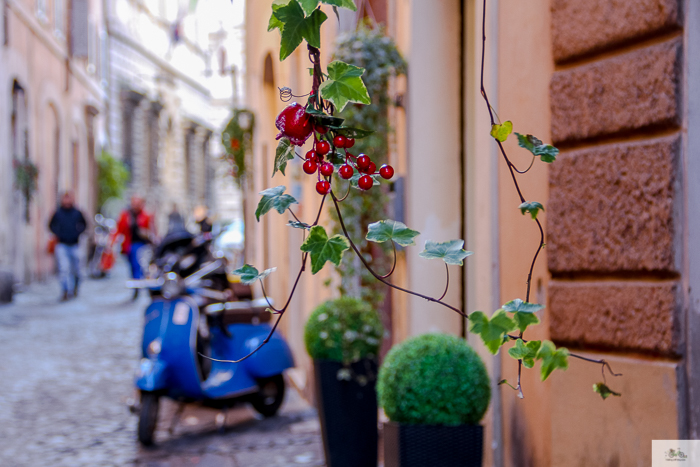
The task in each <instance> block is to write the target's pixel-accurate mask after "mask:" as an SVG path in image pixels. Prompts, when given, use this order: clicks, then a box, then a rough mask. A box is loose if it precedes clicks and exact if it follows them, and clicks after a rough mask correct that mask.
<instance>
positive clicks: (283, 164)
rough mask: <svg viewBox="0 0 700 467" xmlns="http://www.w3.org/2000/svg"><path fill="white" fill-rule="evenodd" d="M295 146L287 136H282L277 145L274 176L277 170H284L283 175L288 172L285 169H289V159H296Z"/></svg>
mask: <svg viewBox="0 0 700 467" xmlns="http://www.w3.org/2000/svg"><path fill="white" fill-rule="evenodd" d="M294 151H295V146H294V145H293V144H292V143H291V142H290V141H289V139H287V138H282V139H281V140H280V142H279V144H278V145H277V151H275V164H274V168H273V170H272V176H273V177H274V176H275V174H276V173H277V171H278V170H279V171H280V172H282V175H285V176H286V174H285V173H284V171H285V170H286V169H287V161H291V160H293V159H294V154H295V152H294Z"/></svg>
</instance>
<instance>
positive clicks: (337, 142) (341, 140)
mask: <svg viewBox="0 0 700 467" xmlns="http://www.w3.org/2000/svg"><path fill="white" fill-rule="evenodd" d="M345 141H346V139H345V136H343V135H338V136H336V137H335V138H333V145H334V146H335V147H336V148H344V147H345Z"/></svg>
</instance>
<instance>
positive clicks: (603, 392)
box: [593, 383, 622, 400]
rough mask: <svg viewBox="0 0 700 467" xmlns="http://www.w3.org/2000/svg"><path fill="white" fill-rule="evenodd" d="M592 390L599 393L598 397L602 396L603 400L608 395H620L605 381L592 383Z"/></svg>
mask: <svg viewBox="0 0 700 467" xmlns="http://www.w3.org/2000/svg"><path fill="white" fill-rule="evenodd" d="M593 391H594V392H597V393H598V394H600V397H602V398H603V400H605V399H607V398H608V397H610V396H617V397H620V396H622V394H620V393H619V392H615V391H613V390H612V389H610V388H609V387H608V386H607V385H606V384H605V383H596V384H594V385H593Z"/></svg>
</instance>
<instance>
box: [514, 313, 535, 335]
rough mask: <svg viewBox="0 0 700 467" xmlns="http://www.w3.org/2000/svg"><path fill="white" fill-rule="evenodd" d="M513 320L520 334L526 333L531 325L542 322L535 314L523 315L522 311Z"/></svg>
mask: <svg viewBox="0 0 700 467" xmlns="http://www.w3.org/2000/svg"><path fill="white" fill-rule="evenodd" d="M513 319H514V320H515V324H516V326H518V329H519V330H520V332H525V330H526V329H527V327H528V326H529V325H531V324H538V323H539V322H540V319H539V318H538V317H537V316H535V314H534V313H523V312H522V311H519V312H517V313H515V314H514V315H513Z"/></svg>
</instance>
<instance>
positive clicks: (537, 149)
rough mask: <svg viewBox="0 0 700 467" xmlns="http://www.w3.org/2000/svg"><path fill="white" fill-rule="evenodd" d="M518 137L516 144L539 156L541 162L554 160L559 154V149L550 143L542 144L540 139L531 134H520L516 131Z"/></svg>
mask: <svg viewBox="0 0 700 467" xmlns="http://www.w3.org/2000/svg"><path fill="white" fill-rule="evenodd" d="M516 135H517V137H518V146H520V147H521V148H525V149H527V150H528V151H530V152H531V153H533V154H534V155H535V156H540V159H542V162H549V163H551V162H554V160H555V159H556V158H557V155H558V154H559V149H557V148H555V147H554V146H552V145H551V144H543V143H542V141H541V140H539V139H538V138H535V137H534V136H532V135H521V134H520V133H516Z"/></svg>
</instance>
